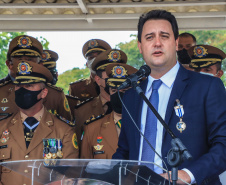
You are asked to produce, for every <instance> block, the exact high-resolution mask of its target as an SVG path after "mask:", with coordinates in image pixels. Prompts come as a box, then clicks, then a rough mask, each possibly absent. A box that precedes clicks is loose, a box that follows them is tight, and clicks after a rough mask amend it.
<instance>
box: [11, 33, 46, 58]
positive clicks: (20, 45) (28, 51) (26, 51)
mask: <svg viewBox="0 0 226 185" xmlns="http://www.w3.org/2000/svg"><path fill="white" fill-rule="evenodd" d="M42 52H43V48H42V44H41V43H40V42H39V41H38V40H37V39H35V38H34V37H31V36H28V35H20V36H17V37H15V38H14V39H13V40H12V41H11V42H10V44H9V49H8V54H7V56H8V57H16V56H23V55H26V56H30V57H41V55H42Z"/></svg>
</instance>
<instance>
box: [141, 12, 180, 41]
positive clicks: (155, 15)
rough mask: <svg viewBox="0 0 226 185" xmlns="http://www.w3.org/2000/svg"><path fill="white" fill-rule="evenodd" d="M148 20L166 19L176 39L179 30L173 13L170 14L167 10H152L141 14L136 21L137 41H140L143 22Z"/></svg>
mask: <svg viewBox="0 0 226 185" xmlns="http://www.w3.org/2000/svg"><path fill="white" fill-rule="evenodd" d="M148 20H166V21H169V22H170V24H171V26H172V30H173V33H174V37H175V40H177V38H178V35H179V31H178V25H177V21H176V18H175V17H174V15H173V14H171V13H170V12H167V11H165V10H152V11H150V12H148V13H146V14H142V15H141V16H140V19H139V22H138V41H139V42H141V34H142V31H143V26H144V23H145V22H146V21H148Z"/></svg>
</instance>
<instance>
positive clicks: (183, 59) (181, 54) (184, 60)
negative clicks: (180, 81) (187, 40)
mask: <svg viewBox="0 0 226 185" xmlns="http://www.w3.org/2000/svg"><path fill="white" fill-rule="evenodd" d="M177 58H178V61H179V62H180V63H181V64H190V62H191V58H190V56H189V55H188V52H187V50H186V49H182V50H180V51H177Z"/></svg>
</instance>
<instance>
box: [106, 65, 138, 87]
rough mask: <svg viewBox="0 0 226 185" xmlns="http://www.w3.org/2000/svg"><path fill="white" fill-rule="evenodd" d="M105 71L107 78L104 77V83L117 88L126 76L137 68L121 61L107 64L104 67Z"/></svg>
mask: <svg viewBox="0 0 226 185" xmlns="http://www.w3.org/2000/svg"><path fill="white" fill-rule="evenodd" d="M105 71H106V73H107V76H108V78H106V85H107V86H109V87H111V88H118V87H119V86H120V85H121V84H122V83H123V82H124V81H125V80H126V78H127V77H128V76H130V75H131V74H133V73H136V72H137V69H136V68H134V67H132V66H130V65H127V64H121V63H114V64H109V65H108V66H107V67H106V70H105Z"/></svg>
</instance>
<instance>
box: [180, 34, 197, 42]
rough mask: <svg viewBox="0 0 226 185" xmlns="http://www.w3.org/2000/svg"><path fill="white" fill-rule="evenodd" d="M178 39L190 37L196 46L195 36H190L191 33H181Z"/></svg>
mask: <svg viewBox="0 0 226 185" xmlns="http://www.w3.org/2000/svg"><path fill="white" fill-rule="evenodd" d="M179 37H192V39H193V42H194V43H195V44H196V38H195V36H194V35H192V34H191V33H188V32H184V33H181V34H180V35H179Z"/></svg>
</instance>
